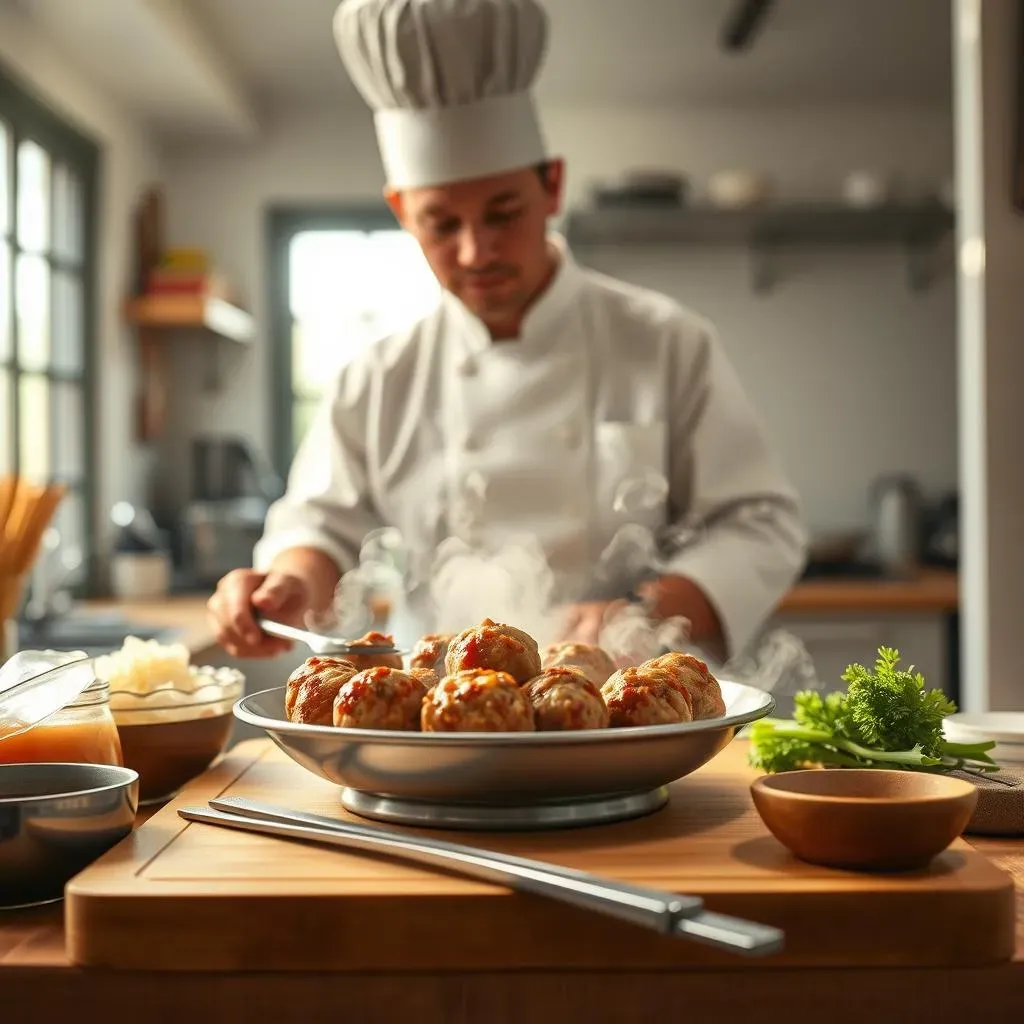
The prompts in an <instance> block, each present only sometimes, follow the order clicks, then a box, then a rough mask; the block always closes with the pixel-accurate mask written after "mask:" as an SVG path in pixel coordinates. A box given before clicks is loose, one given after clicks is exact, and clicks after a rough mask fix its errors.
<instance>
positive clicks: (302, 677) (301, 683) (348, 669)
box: [284, 656, 358, 725]
mask: <svg viewBox="0 0 1024 1024" xmlns="http://www.w3.org/2000/svg"><path fill="white" fill-rule="evenodd" d="M357 671H358V669H357V668H356V667H355V665H353V664H352V662H350V661H346V660H344V659H343V658H322V657H319V656H315V657H312V658H307V659H306V660H305V661H304V662H303V663H302V664H301V665H300V666H299V667H298V668H297V669H296V670H295V671H294V672H293V673H292V674H291V675H290V676H289V677H288V686H287V689H286V690H285V695H284V713H285V715H286V716H287V718H288V721H289V722H301V723H303V724H304V725H330V724H331V721H332V708H333V706H334V698H335V697H337V696H338V690H340V689H341V686H342V684H343V683H346V682H348V680H349V679H351V678H352V676H354V675H355V674H356V672H357Z"/></svg>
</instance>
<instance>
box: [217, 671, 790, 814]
mask: <svg viewBox="0 0 1024 1024" xmlns="http://www.w3.org/2000/svg"><path fill="white" fill-rule="evenodd" d="M721 686H722V696H723V698H724V700H725V705H726V713H725V715H724V716H722V717H721V718H712V719H707V720H705V721H700V722H685V723H683V724H680V725H661V726H646V727H643V728H631V729H588V730H581V731H575V732H532V733H420V732H385V731H380V730H374V729H339V728H335V727H333V726H325V725H299V724H296V723H293V722H289V721H288V720H287V719H286V718H285V713H284V696H285V688H284V687H283V686H281V687H276V688H275V689H272V690H264V691H262V692H260V693H254V694H250V695H249V696H247V697H243V698H242V699H241V700H240V701H238V703H237V704H236V705H235V708H234V711H235V716H236V717H237V718H238V719H239V720H240V721H243V722H245V723H247V724H248V725H253V726H256V727H257V728H260V729H263V730H264V731H265V732H266V733H267V735H268V736H270V738H271V739H272V740H273V741H274V742H275V743H276V744H277V745H278V746H279V747H280V748H281V749H282V750H283V751H284V752H285V753H286V754H288V756H289V757H291V758H293V759H294V760H295V761H296V762H298V763H299V764H300V765H302V766H303V767H304V768H307V769H308V770H309V771H311V772H313V773H314V774H315V775H319V776H320V777H321V778H324V779H328V780H329V781H331V782H334V783H336V784H337V785H339V786H342V787H345V789H346V790H348V791H350V792H349V793H348V794H347V795H346V797H345V802H346V806H349V807H350V809H351V810H352V811H353V812H355V813H358V814H366V816H367V817H372V816H376V817H383V815H385V814H387V815H388V817H386V818H385V819H384V820H388V821H401V822H403V823H406V824H416V825H433V826H434V827H441V826H444V825H446V824H447V827H453V825H452V824H451V823H450V822H449V820H448V819H446V817H445V814H446V813H448V814H452V813H453V812H451V811H450V810H449V808H448V805H458V807H459V808H462V811H461V812H460V813H459V815H457V816H458V817H460V818H462V819H468V818H471V817H475V819H476V820H477V821H479V822H480V824H479V825H476V826H470V825H468V824H467V823H466V821H462V822H460V824H459V825H458V826H457V827H493V828H508V827H520V828H522V827H552V826H554V825H558V826H565V825H570V824H582V823H583V821H582V820H580V819H582V818H584V817H586V813H585V812H586V805H589V806H590V807H591V808H592V809H594V805H595V801H598V802H604V803H605V805H606V806H605V808H603V809H602V810H600V811H599V812H598V817H597V819H596V820H602V821H608V820H612V819H610V818H608V817H607V816H604V817H602V816H601V815H602V814H604V815H606V814H607V813H608V808H609V807H616V806H618V807H619V808H620V809H621V811H622V813H620V814H619V815H618V817H620V818H621V817H632V816H634V815H635V813H643V812H642V811H636V810H635V809H634V810H633V811H631V812H630V813H626V808H627V807H632V806H633V805H632V804H630V802H629V801H626V802H625V803H623V802H621V801H622V798H624V797H636V796H640V795H643V796H650V794H652V793H653V792H654V791H656V790H659V789H661V787H663V786H666V785H668V783H670V782H673V781H674V780H675V779H679V778H682V777H683V776H684V775H689V774H690V772H693V771H695V770H696V769H697V768H699V767H700V766H701V765H703V764H705V763H707V762H708V761H709V760H711V758H712V757H714V756H715V755H716V754H717V753H719V751H721V750H722V749H723V748H724V747H725V746H727V745H728V744H729V743H730V742H731V740H732V739H733V737H734V736H735V735H736V733H737V731H738V730H739V729H740V728H741V727H742V726H744V725H747V724H748V723H750V722H753V721H756V720H757V719H759V718H764V717H765V716H767V715H770V714H771V713H772V712H773V711H774V710H775V700H774V698H773V697H772V696H771V694H769V693H766V692H765V691H763V690H758V689H756V688H755V687H752V686H746V685H744V684H742V683H733V682H729V681H721ZM615 801H620V802H619V803H618V804H616V803H615ZM424 805H433V807H432V808H431V809H430V810H432V811H434V812H436V813H429V811H428V809H427V808H426V807H424ZM531 807H535V808H536V810H537V812H538V814H537V816H536V818H535V820H534V821H533V822H530V823H528V824H526V823H523V822H522V821H521V819H522V812H523V809H524V808H531ZM488 808H498V809H505V813H504V814H503V815H495V814H489V812H488V811H487V810H486V809H488ZM574 808H575V809H574ZM474 809H479V810H477V811H476V813H475V814H474ZM649 809H653V808H649ZM373 812H376V813H373ZM502 817H503V818H504V819H505V824H501V823H500V821H501V818H502ZM489 818H495V819H496V820H493V821H491V820H489ZM429 819H433V820H429ZM545 819H546V820H545ZM516 822H519V823H518V824H516Z"/></svg>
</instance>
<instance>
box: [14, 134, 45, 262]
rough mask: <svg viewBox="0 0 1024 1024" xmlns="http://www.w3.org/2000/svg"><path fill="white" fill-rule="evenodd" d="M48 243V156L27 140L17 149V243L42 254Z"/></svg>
mask: <svg viewBox="0 0 1024 1024" xmlns="http://www.w3.org/2000/svg"><path fill="white" fill-rule="evenodd" d="M49 241H50V157H49V155H48V154H47V152H46V150H45V149H43V148H42V146H40V145H38V144H37V143H35V142H32V141H31V140H30V139H26V140H25V141H24V142H22V143H21V145H19V146H18V242H19V244H20V245H21V247H22V248H23V249H28V250H30V251H31V252H45V251H46V248H47V245H48V244H49Z"/></svg>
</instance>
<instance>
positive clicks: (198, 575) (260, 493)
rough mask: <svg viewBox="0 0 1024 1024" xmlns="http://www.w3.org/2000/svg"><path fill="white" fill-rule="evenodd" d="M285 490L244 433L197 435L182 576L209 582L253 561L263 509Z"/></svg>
mask: <svg viewBox="0 0 1024 1024" xmlns="http://www.w3.org/2000/svg"><path fill="white" fill-rule="evenodd" d="M283 491H284V483H283V481H282V480H281V478H280V476H278V474H277V473H275V472H274V470H273V468H272V467H271V466H270V464H269V463H268V462H267V460H266V459H265V458H264V457H263V456H262V455H261V454H260V452H259V451H257V449H256V448H255V447H254V446H253V445H252V444H251V443H250V442H249V441H248V440H247V439H246V438H243V437H235V436H230V435H224V436H218V435H209V436H202V437H197V438H195V439H194V440H193V442H192V493H191V500H190V501H189V503H188V505H187V506H186V508H185V511H184V513H183V515H182V521H181V527H182V529H181V534H182V540H183V543H182V560H183V566H182V568H183V571H184V576H185V578H186V580H187V581H188V582H189V583H190V584H192V585H195V586H202V587H207V586H212V585H214V584H215V583H216V582H217V580H219V579H220V578H221V577H222V576H223V575H224V574H225V573H227V572H230V571H231V570H232V569H238V568H242V567H244V566H248V565H252V551H253V547H254V546H255V544H256V542H257V541H258V540H259V538H260V535H261V534H262V532H263V523H264V520H265V519H266V515H267V509H268V508H269V506H270V503H271V502H272V501H274V500H275V499H276V498H278V497H279V496H280V495H281V494H282V493H283Z"/></svg>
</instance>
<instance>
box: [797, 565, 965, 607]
mask: <svg viewBox="0 0 1024 1024" xmlns="http://www.w3.org/2000/svg"><path fill="white" fill-rule="evenodd" d="M959 603H960V586H959V579H958V577H957V574H956V573H955V572H952V571H950V570H948V569H922V570H921V571H920V572H919V573H917V574H916V575H915V576H913V577H912V578H909V579H904V580H897V579H877V578H863V577H849V578H844V577H842V576H835V577H830V578H827V579H808V580H801V581H800V582H799V583H797V584H796V585H795V586H794V587H793V588H792V589H791V590H790V591H789V593H788V594H787V595H786V596H785V597H784V598H783V599H782V601H781V603H780V604H779V606H778V608H777V611H778V612H779V613H781V614H807V613H810V614H818V613H823V612H843V613H848V614H857V613H862V612H866V613H870V614H876V613H878V614H884V613H893V612H904V613H918V614H921V613H926V612H927V613H936V612H950V613H951V612H955V611H956V610H957V608H958V607H959Z"/></svg>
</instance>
